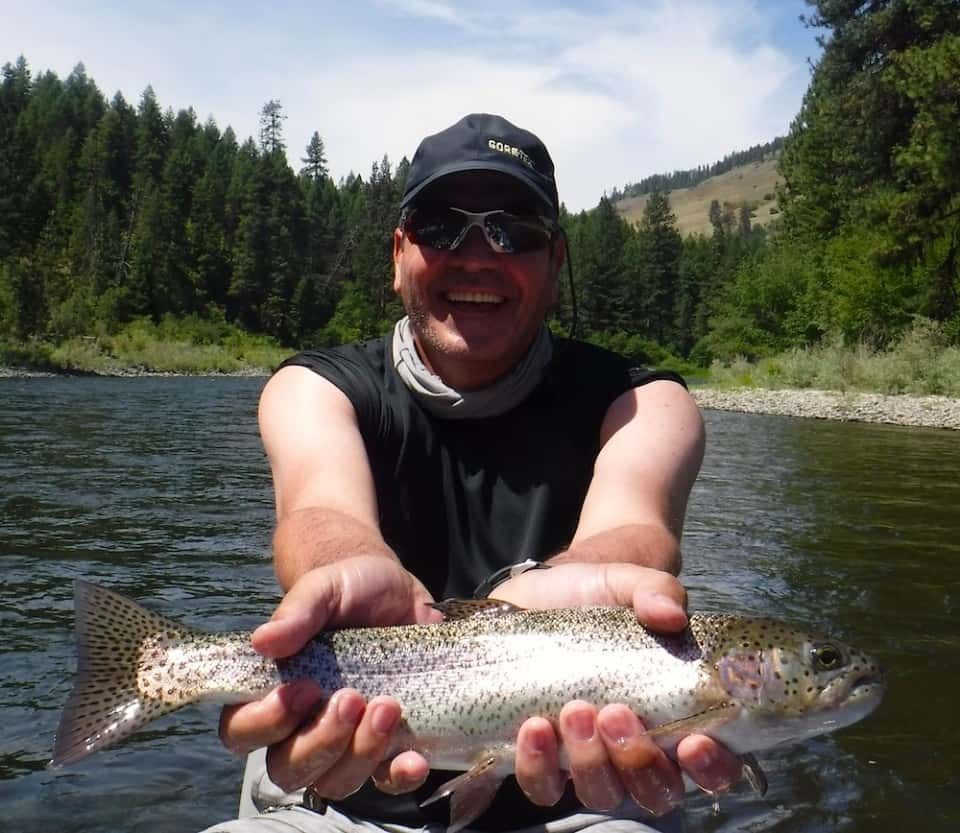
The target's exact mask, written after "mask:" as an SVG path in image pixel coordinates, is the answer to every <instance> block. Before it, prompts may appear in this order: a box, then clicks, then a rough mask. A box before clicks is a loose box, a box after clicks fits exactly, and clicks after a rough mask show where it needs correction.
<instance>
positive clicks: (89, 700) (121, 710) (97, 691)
mask: <svg viewBox="0 0 960 833" xmlns="http://www.w3.org/2000/svg"><path fill="white" fill-rule="evenodd" d="M74 605H75V611H76V624H75V631H76V641H77V675H76V680H75V682H74V686H73V691H72V692H71V693H70V697H69V699H68V700H67V704H66V706H65V707H64V710H63V714H62V716H61V718H60V725H59V727H58V728H57V737H56V742H55V744H54V748H53V758H52V760H51V761H50V766H54V767H59V766H63V765H65V764H72V763H74V762H76V761H79V760H81V759H82V758H85V757H87V755H90V754H92V753H93V752H96V751H97V750H98V749H102V748H103V747H105V746H109V745H112V744H114V743H116V742H117V741H119V740H121V739H122V738H125V737H127V736H128V735H130V734H132V733H133V732H135V731H136V730H137V729H139V728H140V727H142V726H144V725H146V724H147V723H149V722H150V721H152V720H155V719H156V718H158V717H160V716H162V715H164V714H167V713H169V712H172V711H175V710H176V709H179V708H180V707H181V706H185V705H187V704H188V703H191V702H193V701H195V700H197V699H199V695H197V694H195V693H194V692H191V691H189V690H181V689H180V688H179V687H176V688H171V689H164V688H163V686H162V685H160V683H161V681H162V680H161V677H160V676H157V677H156V678H155V681H154V683H153V684H151V681H150V679H148V678H147V677H146V676H145V674H144V657H143V652H144V646H145V644H148V643H150V642H152V643H161V642H166V643H167V644H170V643H175V642H182V641H183V640H189V639H192V638H195V637H196V632H195V631H191V630H189V629H187V628H184V627H182V626H180V625H178V624H176V623H175V622H172V621H170V620H169V619H165V618H164V617H162V616H159V615H158V614H156V613H153V612H152V611H149V610H147V609H145V608H143V607H141V606H140V605H138V604H137V603H136V602H133V601H131V600H130V599H128V598H126V597H125V596H121V595H120V594H118V593H114V592H112V591H110V590H106V589H104V588H103V587H98V586H97V585H95V584H91V583H90V582H86V581H83V580H80V579H78V580H77V581H76V582H75V586H74Z"/></svg>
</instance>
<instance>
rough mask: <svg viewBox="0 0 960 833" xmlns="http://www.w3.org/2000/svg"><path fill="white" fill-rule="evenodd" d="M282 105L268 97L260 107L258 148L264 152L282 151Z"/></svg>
mask: <svg viewBox="0 0 960 833" xmlns="http://www.w3.org/2000/svg"><path fill="white" fill-rule="evenodd" d="M286 118H287V117H286V116H285V115H284V114H283V105H282V104H281V103H280V102H279V101H277V100H276V99H270V100H269V101H268V102H267V103H266V104H264V105H263V107H262V108H261V109H260V150H261V151H262V152H263V153H265V154H271V153H282V152H283V151H284V149H285V148H286V145H285V144H284V143H283V122H284V121H285V120H286Z"/></svg>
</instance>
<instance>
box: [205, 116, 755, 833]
mask: <svg viewBox="0 0 960 833" xmlns="http://www.w3.org/2000/svg"><path fill="white" fill-rule="evenodd" d="M401 205H402V214H401V217H400V222H399V224H398V228H397V229H396V231H395V232H394V240H393V254H394V266H395V273H394V289H395V290H396V292H397V293H398V294H399V295H400V297H401V298H402V300H403V303H404V307H405V309H406V312H407V315H406V317H404V318H403V319H402V320H401V321H399V322H398V323H397V325H396V327H395V328H394V330H393V332H392V333H390V334H389V335H388V336H386V337H385V338H382V339H377V340H375V341H371V342H366V343H363V344H352V345H345V346H342V347H337V348H331V349H326V350H315V351H305V352H303V353H300V354H298V355H296V356H294V357H292V358H291V359H289V360H288V361H287V362H285V364H284V366H283V367H282V368H281V369H280V370H278V372H277V373H276V374H275V375H274V376H273V377H272V378H271V380H270V381H269V383H268V384H267V386H266V388H265V389H264V392H263V395H262V398H261V403H260V426H261V432H262V436H263V441H264V445H265V448H266V451H267V454H268V456H269V459H270V464H271V468H272V471H273V477H274V486H275V493H276V506H277V517H278V523H277V528H276V532H275V535H274V558H275V567H276V572H277V576H278V578H279V580H280V583H281V584H282V586H283V587H284V589H285V590H286V595H285V597H284V599H283V601H282V602H281V604H280V606H279V607H278V609H277V611H276V613H275V615H274V617H273V619H272V620H271V622H269V623H267V624H266V625H264V626H262V627H261V628H260V629H259V630H258V631H257V632H256V633H255V635H254V644H255V645H256V647H257V649H258V650H260V651H261V652H262V653H264V654H266V655H268V656H275V657H282V656H287V655H290V654H292V653H294V652H295V651H297V650H298V649H299V648H300V647H301V646H302V645H303V644H304V643H305V642H306V641H307V640H308V639H309V638H310V637H311V636H312V635H313V634H315V633H316V632H318V631H320V630H322V629H324V628H332V627H340V626H347V625H350V626H356V625H361V626H362V625H382V624H401V623H412V622H429V621H435V620H436V619H437V618H438V617H439V613H438V612H437V611H436V610H434V609H433V608H431V607H430V606H429V602H431V601H432V600H435V599H442V598H447V597H469V596H470V595H474V594H475V595H480V596H485V595H492V596H493V597H495V598H499V599H503V600H505V601H509V602H511V603H513V604H516V605H519V606H521V607H528V608H554V607H569V606H579V605H590V604H601V605H622V606H629V607H632V608H633V609H634V610H635V612H636V615H637V616H638V617H639V618H640V620H641V621H642V622H644V623H645V624H646V625H648V626H650V627H652V628H655V629H659V630H662V631H671V630H678V629H680V628H682V627H683V625H684V624H685V622H686V614H685V612H684V601H685V594H684V591H683V587H682V586H681V585H680V583H679V582H678V581H677V579H676V577H675V576H676V573H677V572H678V571H679V569H680V536H681V531H682V527H683V518H684V513H685V510H686V503H687V498H688V495H689V492H690V488H691V487H692V485H693V482H694V480H695V478H696V475H697V472H698V470H699V466H700V462H701V459H702V455H703V445H704V434H703V423H702V420H701V418H700V414H699V412H698V411H697V408H696V406H695V405H694V403H693V401H692V399H691V398H690V396H689V394H688V393H687V391H686V388H685V387H684V386H683V383H682V380H681V379H680V378H679V377H677V376H675V375H674V374H670V373H658V372H654V371H649V370H644V369H640V368H636V367H634V366H632V365H631V363H630V362H629V361H627V360H625V359H623V358H622V357H620V356H617V355H615V354H612V353H609V352H607V351H604V350H600V349H598V348H595V347H593V346H590V345H588V344H584V343H582V342H578V341H574V340H570V339H562V338H556V337H554V336H553V335H551V333H550V331H549V329H548V328H547V326H546V324H545V318H546V316H547V314H548V313H549V310H550V308H551V307H552V306H553V305H554V304H555V302H556V300H557V294H558V280H559V275H560V272H561V269H562V267H563V265H564V261H565V252H566V249H565V245H564V237H563V234H562V231H561V229H560V227H559V225H558V216H559V207H560V203H559V199H558V195H557V187H556V183H555V180H554V170H553V163H552V161H551V159H550V155H549V154H548V152H547V150H546V148H545V147H544V145H543V143H542V142H541V141H540V140H539V139H538V138H537V137H536V136H534V135H533V134H532V133H529V132H528V131H525V130H522V129H520V128H518V127H516V126H514V125H513V124H511V123H510V122H508V121H506V120H505V119H503V118H500V117H497V116H491V115H485V114H475V115H471V116H467V117H466V118H464V119H462V120H461V121H459V122H458V123H457V124H455V125H453V126H452V127H450V128H448V129H447V130H444V131H442V132H440V133H438V134H435V135H433V136H429V137H427V138H426V139H424V141H423V142H422V143H421V145H420V147H419V149H418V150H417V153H416V155H415V156H414V159H413V162H412V164H411V167H410V172H409V176H408V179H407V183H406V191H405V193H404V196H403V200H402V204H401ZM544 565H545V566H549V567H551V568H552V569H534V568H535V567H541V566H544ZM402 729H403V726H402V710H401V706H400V704H398V703H397V702H396V701H394V700H393V699H392V698H390V697H387V696H381V697H376V698H374V699H372V700H371V701H370V702H365V701H364V699H363V698H362V697H361V696H360V694H359V693H358V692H356V691H353V690H348V689H343V690H341V691H339V692H337V693H336V694H334V695H333V696H332V697H330V698H327V697H325V694H324V692H322V691H321V690H320V689H319V688H318V687H317V686H315V685H312V684H310V683H307V682H303V683H297V684H289V685H286V686H283V687H281V688H280V689H277V690H276V691H274V692H272V693H271V694H270V695H268V696H267V697H265V698H264V699H263V700H260V701H258V702H255V703H250V704H247V705H243V706H238V707H231V708H227V709H225V710H224V713H223V717H222V720H221V737H222V738H223V740H224V743H226V744H227V746H229V747H230V748H231V749H234V750H236V751H250V750H254V749H257V748H260V747H267V751H266V753H265V754H264V753H260V754H255V755H251V758H250V761H249V762H248V766H247V775H246V778H245V785H244V796H243V799H242V807H241V816H244V818H241V819H240V820H238V821H234V822H229V823H227V824H225V825H222V826H218V827H217V828H214V829H216V830H221V831H228V830H229V831H255V830H271V829H280V827H279V826H278V825H281V826H282V829H284V830H287V829H291V828H292V829H297V830H303V831H335V830H339V831H357V830H360V829H363V830H367V831H369V830H370V829H371V828H370V827H369V824H371V823H372V824H374V825H377V824H379V825H389V829H390V830H393V831H397V830H403V829H404V828H405V827H408V828H415V829H422V828H423V827H424V826H425V825H428V824H429V825H434V826H432V827H431V829H433V830H439V829H442V822H443V821H444V820H445V819H446V817H447V812H448V811H447V808H446V807H445V806H444V804H445V802H442V803H440V804H439V805H431V806H429V807H426V808H421V807H420V806H419V804H420V802H422V801H423V800H424V799H425V798H426V797H427V796H429V795H430V794H431V793H432V792H433V791H434V790H435V789H436V787H437V786H438V785H439V784H441V783H443V782H444V781H446V780H449V779H450V778H451V777H452V775H451V773H443V772H433V773H431V772H430V771H429V763H428V761H427V760H426V759H425V758H423V757H422V756H421V755H419V754H417V753H416V752H414V751H409V750H408V751H406V752H402V753H400V754H399V755H396V756H393V757H391V758H389V759H386V758H387V750H388V749H389V748H390V744H391V742H392V740H393V739H394V738H395V737H397V732H402ZM561 744H562V746H563V749H564V750H565V752H566V755H567V757H568V759H569V766H568V767H567V769H566V770H561V769H560V755H559V749H560V745H561ZM677 758H678V760H679V765H680V766H679V767H678V765H677V764H676V763H675V762H674V761H672V760H670V759H669V758H667V757H666V755H664V753H663V752H662V751H661V750H660V749H659V748H658V747H657V746H656V745H655V744H654V743H653V742H652V741H651V740H650V739H649V738H647V737H646V736H645V735H644V733H643V727H642V725H641V724H640V721H639V720H638V719H637V717H636V716H635V715H634V714H633V713H632V712H631V711H630V710H629V709H628V708H626V707H625V706H623V705H618V704H606V703H587V702H583V701H574V702H572V703H568V704H567V705H566V706H565V707H564V708H563V710H562V711H561V712H560V714H559V715H558V716H556V717H555V719H554V720H546V719H544V718H542V717H531V718H530V719H528V720H527V721H526V722H525V723H524V724H523V725H522V727H521V728H520V732H519V736H518V742H517V751H516V760H515V769H516V779H515V780H513V779H509V781H508V783H507V784H505V785H504V787H503V788H501V790H500V791H499V792H498V793H497V795H496V798H495V799H494V800H493V801H492V804H490V806H489V808H488V809H486V811H485V812H482V814H479V817H477V818H476V819H475V820H474V821H472V822H471V824H470V827H471V829H477V830H490V831H495V830H520V829H523V828H525V827H531V826H536V827H537V829H538V830H543V829H544V828H543V825H544V824H545V825H546V827H547V829H548V830H551V831H557V833H559V831H568V830H569V831H572V830H581V829H587V828H589V829H591V830H593V831H595V833H602V832H603V831H613V830H616V831H620V833H622V831H625V830H636V831H644V830H649V829H651V827H654V828H656V829H672V828H674V827H676V826H677V825H678V824H679V821H678V818H677V814H676V813H673V812H671V811H672V809H673V808H674V807H675V806H676V805H677V804H679V803H680V801H681V799H682V795H683V786H682V781H681V777H680V771H681V770H680V767H682V768H683V769H684V770H686V772H687V773H688V774H689V775H690V776H691V777H692V778H693V779H694V780H695V781H696V782H697V783H699V784H700V785H701V786H703V787H704V788H706V789H710V790H718V789H722V788H724V787H725V786H726V785H728V784H729V783H730V782H731V781H732V780H734V779H735V778H737V777H738V776H739V771H740V767H739V762H738V761H737V760H736V759H734V758H733V756H731V755H730V754H729V753H728V752H726V751H725V750H724V749H722V748H721V747H719V746H718V745H716V744H715V743H713V742H712V741H710V740H709V739H708V738H705V737H689V738H686V739H685V740H684V741H683V742H682V743H681V744H680V746H679V748H678V750H677ZM307 787H309V790H307V792H306V796H307V797H306V798H304V792H303V790H304V788H307ZM521 793H522V794H521ZM524 796H525V797H524ZM486 798H489V796H482V797H481V799H480V800H478V803H479V805H483V806H478V807H474V808H473V809H474V810H476V811H477V813H479V811H480V810H483V807H484V806H486V805H485V803H484V802H485V800H486ZM321 800H325V801H321ZM304 802H306V806H304ZM327 802H329V807H327ZM278 806H279V807H280V809H277V807H278ZM310 807H316V808H318V810H321V809H322V810H323V811H324V812H322V813H321V812H319V811H314V810H312V809H310ZM628 819H629V820H630V821H629V822H628V821H626V820H628ZM624 825H626V826H624Z"/></svg>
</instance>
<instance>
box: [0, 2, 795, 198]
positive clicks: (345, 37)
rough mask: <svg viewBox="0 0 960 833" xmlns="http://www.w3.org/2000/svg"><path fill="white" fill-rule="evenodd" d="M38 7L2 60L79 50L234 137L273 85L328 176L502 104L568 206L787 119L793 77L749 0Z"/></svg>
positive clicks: (290, 126)
mask: <svg viewBox="0 0 960 833" xmlns="http://www.w3.org/2000/svg"><path fill="white" fill-rule="evenodd" d="M786 1H787V2H794V0H786ZM301 2H302V0H301ZM796 2H797V3H798V6H799V5H800V4H799V0H796ZM52 5H53V7H54V8H50V9H48V10H47V11H46V12H45V13H44V14H43V15H40V14H39V13H21V14H20V16H19V17H18V19H16V20H15V21H14V23H13V25H12V26H7V25H4V23H5V21H3V20H0V60H11V61H12V60H14V59H15V57H16V56H17V54H19V53H21V52H22V53H23V54H25V55H26V56H27V58H28V59H29V60H30V62H31V65H32V66H33V67H34V68H41V67H49V68H51V69H54V70H55V71H57V72H58V73H60V74H66V73H67V72H69V70H70V68H71V67H72V65H73V64H74V63H75V62H76V61H77V60H83V61H84V62H85V63H86V65H87V69H88V73H89V74H90V76H91V77H93V78H94V79H95V80H96V81H97V83H98V84H99V85H100V87H101V89H103V90H104V92H105V93H106V94H107V95H112V93H113V92H114V90H116V89H117V88H119V89H121V90H122V91H123V93H124V95H125V96H126V97H127V98H128V100H130V101H132V102H135V101H136V100H137V99H138V98H139V96H140V93H141V92H142V90H143V88H144V87H145V86H146V85H147V84H148V83H150V84H152V85H153V87H154V89H155V90H156V92H157V96H158V98H159V100H160V103H161V105H163V106H171V107H174V108H175V109H177V108H181V107H186V106H193V107H194V109H195V110H196V111H197V113H198V116H199V117H200V118H201V119H203V118H205V117H206V116H207V115H208V114H212V115H214V117H215V118H216V120H217V123H218V124H219V125H220V126H221V127H224V126H226V125H227V124H231V125H232V126H233V127H234V129H235V130H236V132H237V134H238V135H239V136H240V137H241V138H245V137H246V136H247V135H253V134H255V133H256V130H257V113H258V112H259V109H260V107H261V105H262V104H263V103H264V102H265V101H266V100H268V99H271V98H277V99H279V100H280V101H281V102H282V103H283V105H284V111H285V113H286V114H287V116H288V119H287V122H286V124H285V130H286V137H287V143H288V146H289V149H290V157H291V162H292V164H294V166H295V167H296V166H299V157H300V156H302V151H303V148H304V147H305V146H306V144H307V142H308V141H309V138H310V136H311V134H312V133H313V131H315V130H316V131H318V132H319V133H320V135H321V136H322V137H323V139H324V143H325V146H326V151H327V158H328V160H329V163H330V167H331V171H332V173H333V174H334V175H335V176H343V175H346V174H347V173H348V172H349V171H350V170H353V171H355V172H357V173H360V174H363V175H366V174H367V173H368V172H369V170H370V165H371V164H372V163H373V162H374V161H375V160H379V159H380V158H381V157H382V155H383V154H384V153H387V154H389V156H390V158H391V160H392V161H394V162H397V161H399V159H400V158H401V157H402V156H403V155H408V156H412V154H413V151H414V149H415V148H416V145H417V143H418V141H419V140H420V139H421V138H422V137H423V136H424V135H426V134H428V133H432V132H435V131H437V130H439V129H442V128H443V127H445V126H447V125H449V124H452V123H453V122H454V121H455V120H456V119H458V118H460V117H461V116H463V115H465V114H466V113H469V112H477V111H488V112H496V113H500V114H502V115H504V116H506V117H507V118H509V119H511V120H512V121H514V122H516V123H518V124H520V125H521V126H523V127H526V128H528V129H531V130H533V131H534V132H536V133H538V134H539V135H540V136H541V137H542V138H543V139H544V141H545V142H546V143H547V146H548V147H549V148H550V151H551V153H552V155H553V157H554V161H555V163H556V165H557V178H558V183H559V186H560V194H561V198H562V199H564V200H565V201H566V202H567V204H568V206H569V207H571V208H573V209H580V208H587V207H590V206H592V205H595V204H596V202H597V200H598V199H599V197H600V195H601V193H602V192H603V191H604V190H605V189H609V188H612V187H614V186H621V185H623V184H625V183H626V182H629V181H636V180H639V179H641V178H642V177H644V176H646V175H647V174H650V173H654V172H659V171H666V170H673V169H678V168H687V167H691V166H694V165H697V164H701V163H709V162H712V161H714V160H716V159H717V158H719V157H721V156H723V155H724V154H726V153H728V152H730V151H733V150H738V149H742V148H744V147H746V146H749V145H751V144H755V143H757V142H762V141H766V140H769V139H771V138H772V137H773V136H774V135H776V134H778V133H783V132H785V131H786V129H787V127H788V124H789V122H790V119H791V118H792V117H793V115H794V114H795V113H796V111H797V109H798V107H799V105H800V97H801V94H802V91H803V85H804V84H805V81H806V72H805V69H804V68H803V67H802V66H800V67H798V66H797V64H798V63H799V61H798V59H796V58H795V57H791V56H790V55H789V53H788V52H787V51H786V50H785V48H784V47H783V46H782V45H781V46H778V45H777V44H776V43H775V42H774V40H773V37H772V35H771V32H770V31H769V27H770V23H769V21H768V19H767V18H766V17H765V15H764V11H763V8H762V7H761V6H759V5H758V4H757V3H753V2H750V0H676V2H671V3H668V2H663V0H656V1H655V2H644V3H627V2H620V3H609V4H599V5H591V6H589V7H586V6H584V7H583V8H580V9H578V8H573V7H567V8H562V7H558V6H556V5H555V4H552V5H550V6H544V7H542V8H540V7H537V5H535V3H534V2H533V0H526V2H523V0H514V2H512V3H509V4H508V3H499V4H498V3H497V2H494V0H491V2H488V3H486V4H483V5H474V6H464V5H462V4H457V5H454V4H453V3H448V2H443V0H373V2H372V3H371V2H367V3H364V2H356V3H354V4H353V5H352V6H349V7H346V8H347V9H348V10H349V11H348V12H345V11H344V8H345V7H344V5H342V4H333V3H326V4H324V3H322V2H321V3H320V4H319V7H316V8H315V7H314V6H313V5H310V4H307V3H306V2H303V5H302V7H296V8H294V7H289V8H288V7H286V6H284V8H282V9H280V10H278V11H277V13H275V14H267V13H266V12H264V10H263V9H262V8H261V7H258V6H250V7H248V8H243V7H242V6H238V7H235V8H234V9H233V10H232V11H225V12H222V13H217V12H214V11H210V10H205V9H204V8H203V7H201V8H200V9H198V10H195V8H194V7H192V6H190V7H187V6H180V5H178V4H177V3H176V2H174V3H172V4H169V5H166V6H164V7H161V8H160V9H159V10H158V9H157V7H155V6H150V7H145V9H146V10H143V11H136V10H134V11H132V12H129V13H127V14H124V13H120V12H117V11H116V10H110V13H108V12H106V11H102V12H99V13H97V12H91V11H90V10H89V9H87V10H85V11H84V12H83V13H82V14H81V13H80V12H79V11H78V10H77V8H76V6H75V5H74V6H70V5H67V4H66V3H65V2H61V3H57V2H54V3H53V4H52ZM292 5H293V6H296V3H293V4H292ZM797 25H798V27H799V24H797Z"/></svg>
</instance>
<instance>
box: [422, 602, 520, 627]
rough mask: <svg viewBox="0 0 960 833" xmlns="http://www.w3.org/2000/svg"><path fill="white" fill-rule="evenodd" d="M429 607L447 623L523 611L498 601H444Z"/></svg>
mask: <svg viewBox="0 0 960 833" xmlns="http://www.w3.org/2000/svg"><path fill="white" fill-rule="evenodd" d="M430 606H431V607H434V608H436V609H437V610H439V611H440V612H441V613H442V614H443V615H444V617H445V618H446V620H447V621H448V622H453V621H456V620H458V619H472V618H473V617H474V616H503V615H505V614H508V613H518V612H520V611H521V610H523V608H522V607H517V606H516V605H513V604H510V602H504V601H501V600H500V599H444V600H443V601H442V602H431V603H430Z"/></svg>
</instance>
